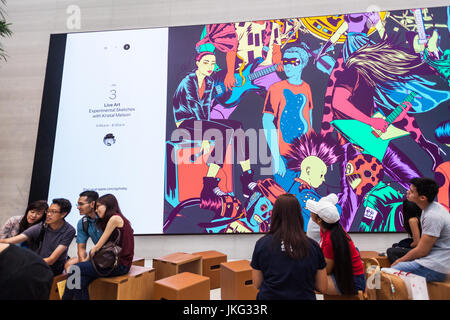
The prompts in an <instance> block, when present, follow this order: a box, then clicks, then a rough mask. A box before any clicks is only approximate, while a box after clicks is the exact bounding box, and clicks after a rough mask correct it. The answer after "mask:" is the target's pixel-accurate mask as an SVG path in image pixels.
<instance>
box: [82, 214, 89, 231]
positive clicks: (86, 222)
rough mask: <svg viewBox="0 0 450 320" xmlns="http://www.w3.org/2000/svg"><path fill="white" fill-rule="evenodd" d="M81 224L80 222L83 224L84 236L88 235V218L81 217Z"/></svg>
mask: <svg viewBox="0 0 450 320" xmlns="http://www.w3.org/2000/svg"><path fill="white" fill-rule="evenodd" d="M81 222H82V224H83V231H84V232H85V233H86V234H89V233H88V228H89V221H88V217H87V216H83V218H82V219H81Z"/></svg>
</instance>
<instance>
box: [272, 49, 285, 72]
mask: <svg viewBox="0 0 450 320" xmlns="http://www.w3.org/2000/svg"><path fill="white" fill-rule="evenodd" d="M272 52H273V53H272V63H273V64H277V65H278V67H277V71H278V72H282V71H284V67H283V64H282V63H281V59H282V57H283V56H282V54H281V46H280V45H278V44H275V43H274V44H273V50H272Z"/></svg>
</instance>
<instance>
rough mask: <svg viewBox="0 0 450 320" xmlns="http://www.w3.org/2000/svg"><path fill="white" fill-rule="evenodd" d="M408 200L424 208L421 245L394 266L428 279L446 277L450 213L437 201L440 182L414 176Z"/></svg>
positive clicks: (449, 265)
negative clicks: (435, 200)
mask: <svg viewBox="0 0 450 320" xmlns="http://www.w3.org/2000/svg"><path fill="white" fill-rule="evenodd" d="M410 183H411V185H410V188H409V190H408V192H407V195H406V197H407V199H408V200H409V201H412V202H414V203H416V204H417V205H418V206H419V207H420V208H421V209H422V210H423V211H422V216H421V218H420V223H421V226H422V236H421V237H420V240H419V243H418V245H417V246H416V247H415V248H414V249H412V250H411V251H409V252H408V253H407V254H406V255H404V256H403V257H402V258H400V259H398V260H396V261H395V262H394V263H393V264H392V267H393V268H394V269H397V270H402V271H405V272H411V273H414V274H417V275H419V276H422V277H425V278H426V279H427V281H428V282H433V281H439V282H443V281H445V280H446V278H447V275H448V274H449V273H450V214H449V212H448V211H447V210H446V209H445V208H444V207H443V206H442V205H440V204H439V203H438V202H434V198H435V197H436V195H437V193H438V190H439V185H438V184H437V183H436V181H434V180H432V179H429V178H414V179H412V180H411V181H410Z"/></svg>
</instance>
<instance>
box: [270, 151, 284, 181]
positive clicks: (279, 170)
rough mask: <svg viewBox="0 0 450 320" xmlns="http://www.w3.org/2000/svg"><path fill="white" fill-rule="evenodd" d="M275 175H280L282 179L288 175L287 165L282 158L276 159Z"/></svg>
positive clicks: (274, 165)
mask: <svg viewBox="0 0 450 320" xmlns="http://www.w3.org/2000/svg"><path fill="white" fill-rule="evenodd" d="M273 174H274V175H275V174H278V175H280V176H281V177H284V175H285V174H286V164H285V163H284V161H283V159H282V158H281V156H280V157H278V158H275V159H274V164H273Z"/></svg>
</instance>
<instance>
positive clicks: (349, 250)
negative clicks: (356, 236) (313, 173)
mask: <svg viewBox="0 0 450 320" xmlns="http://www.w3.org/2000/svg"><path fill="white" fill-rule="evenodd" d="M337 202H338V198H337V196H336V195H335V194H334V193H332V194H329V195H328V196H326V197H323V198H321V199H320V200H319V201H318V202H316V201H313V200H308V201H306V208H307V209H308V210H309V211H310V212H311V219H313V221H314V222H315V223H317V224H318V225H319V226H320V235H321V243H320V247H321V248H322V251H323V255H324V256H325V261H326V270H327V274H328V290H327V292H326V294H329V295H342V294H349V295H353V294H356V293H357V292H358V291H359V290H362V291H364V290H365V288H366V282H365V278H364V266H363V263H362V261H361V257H360V255H359V252H358V251H357V250H356V247H355V245H354V243H353V241H352V239H351V238H350V236H349V235H348V234H347V233H346V232H345V230H344V229H343V228H342V226H341V224H340V223H339V218H340V217H339V212H338V210H337V208H336V204H337Z"/></svg>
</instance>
